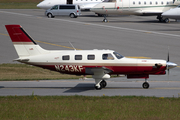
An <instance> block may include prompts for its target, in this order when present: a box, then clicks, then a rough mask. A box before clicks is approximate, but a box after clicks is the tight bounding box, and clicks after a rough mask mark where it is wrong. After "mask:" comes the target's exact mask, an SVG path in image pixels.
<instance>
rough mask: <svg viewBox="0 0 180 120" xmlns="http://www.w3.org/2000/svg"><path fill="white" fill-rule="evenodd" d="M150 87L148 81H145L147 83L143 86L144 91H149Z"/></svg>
mask: <svg viewBox="0 0 180 120" xmlns="http://www.w3.org/2000/svg"><path fill="white" fill-rule="evenodd" d="M149 86H150V85H149V83H148V81H147V79H145V82H144V83H143V84H142V87H143V88H144V89H148V88H149Z"/></svg>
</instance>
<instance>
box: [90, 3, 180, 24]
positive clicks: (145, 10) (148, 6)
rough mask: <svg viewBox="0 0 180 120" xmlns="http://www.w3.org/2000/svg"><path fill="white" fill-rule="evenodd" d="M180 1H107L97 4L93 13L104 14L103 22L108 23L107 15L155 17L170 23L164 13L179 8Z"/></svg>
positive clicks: (92, 9)
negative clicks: (163, 15)
mask: <svg viewBox="0 0 180 120" xmlns="http://www.w3.org/2000/svg"><path fill="white" fill-rule="evenodd" d="M179 4H180V0H107V1H104V2H102V3H99V4H97V5H96V6H94V7H93V8H91V11H93V12H95V13H97V14H104V20H103V22H108V20H107V19H106V15H109V14H119V15H143V16H150V15H155V16H157V19H159V21H161V22H162V21H164V22H169V19H168V18H163V17H162V16H161V14H162V13H164V12H165V11H168V10H169V9H172V8H175V7H177V5H179Z"/></svg>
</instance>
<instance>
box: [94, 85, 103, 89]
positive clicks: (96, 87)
mask: <svg viewBox="0 0 180 120" xmlns="http://www.w3.org/2000/svg"><path fill="white" fill-rule="evenodd" d="M94 87H95V89H96V90H101V89H102V87H100V88H99V87H98V86H96V85H95V86H94Z"/></svg>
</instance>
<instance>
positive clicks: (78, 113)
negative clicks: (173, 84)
mask: <svg viewBox="0 0 180 120" xmlns="http://www.w3.org/2000/svg"><path fill="white" fill-rule="evenodd" d="M0 109H1V112H0V116H1V119H2V120H5V119H13V120H19V119H29V120H34V119H36V120H44V119H51V120H52V119H53V120H54V119H63V120H84V119H86V120H97V119H99V120H179V119H180V114H179V113H180V99H179V98H155V97H121V96H115V97H107V96H103V97H87V96H33V95H32V96H19V97H17V96H8V97H0Z"/></svg>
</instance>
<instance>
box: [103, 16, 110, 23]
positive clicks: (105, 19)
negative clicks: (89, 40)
mask: <svg viewBox="0 0 180 120" xmlns="http://www.w3.org/2000/svg"><path fill="white" fill-rule="evenodd" d="M103 22H105V23H106V22H109V21H108V20H107V18H106V15H104V19H103Z"/></svg>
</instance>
